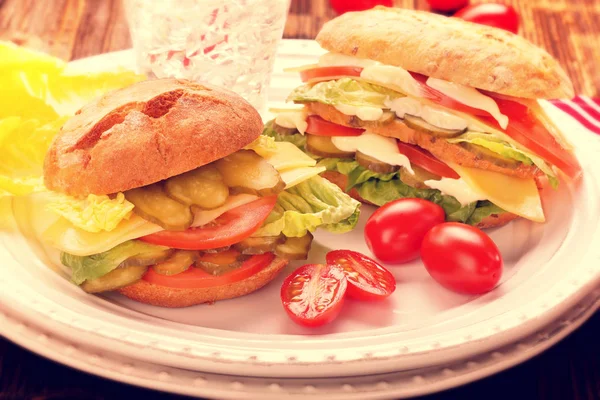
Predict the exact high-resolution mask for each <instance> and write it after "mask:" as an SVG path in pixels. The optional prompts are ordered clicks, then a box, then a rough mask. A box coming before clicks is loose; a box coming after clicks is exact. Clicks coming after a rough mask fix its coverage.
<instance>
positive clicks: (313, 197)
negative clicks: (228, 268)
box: [253, 176, 361, 237]
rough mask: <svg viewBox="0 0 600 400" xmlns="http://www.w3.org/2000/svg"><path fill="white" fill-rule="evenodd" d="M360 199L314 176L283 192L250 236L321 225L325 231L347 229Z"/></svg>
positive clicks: (290, 233) (294, 234) (295, 234)
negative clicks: (257, 228)
mask: <svg viewBox="0 0 600 400" xmlns="http://www.w3.org/2000/svg"><path fill="white" fill-rule="evenodd" d="M360 205H361V203H360V202H358V201H356V200H354V199H353V198H351V197H350V196H348V195H347V194H346V193H344V192H343V191H341V190H340V188H338V187H337V186H336V185H334V184H333V183H331V182H329V181H328V180H326V179H324V178H322V177H320V176H314V177H312V178H310V179H308V180H306V181H304V182H301V183H299V184H297V185H295V186H293V187H291V188H289V189H287V190H285V191H283V192H281V193H280V194H279V196H278V198H277V204H276V205H275V208H274V209H273V211H272V212H271V214H270V215H269V216H268V217H267V219H266V221H265V223H264V224H263V226H262V227H261V228H260V229H259V230H258V231H257V232H256V233H255V234H254V235H253V236H276V235H279V234H280V233H283V234H284V235H285V236H288V237H300V236H304V235H306V233H307V232H314V231H315V230H316V229H317V228H319V227H321V228H323V229H325V230H327V231H329V232H334V233H345V232H349V231H351V230H352V229H353V228H354V227H355V226H356V223H357V222H358V217H359V213H360Z"/></svg>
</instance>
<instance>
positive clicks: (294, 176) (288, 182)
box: [279, 167, 326, 189]
mask: <svg viewBox="0 0 600 400" xmlns="http://www.w3.org/2000/svg"><path fill="white" fill-rule="evenodd" d="M325 170H326V168H325V167H303V168H294V169H288V170H285V171H281V172H280V173H279V175H280V176H281V179H283V181H284V182H285V188H286V189H289V188H291V187H292V186H295V185H297V184H299V183H301V182H304V181H305V180H307V179H310V178H312V177H313V176H316V175H319V174H320V173H321V172H325Z"/></svg>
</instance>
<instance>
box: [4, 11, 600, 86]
mask: <svg viewBox="0 0 600 400" xmlns="http://www.w3.org/2000/svg"><path fill="white" fill-rule="evenodd" d="M475 2H476V1H474V3H475ZM505 2H506V3H508V4H511V5H513V6H514V7H515V8H516V9H517V10H518V13H519V15H520V16H521V31H520V34H521V35H523V36H524V37H526V38H527V39H529V40H531V41H532V42H534V43H536V44H537V45H540V46H542V47H544V48H545V49H546V50H548V51H549V52H550V53H551V54H552V55H553V56H554V57H556V58H557V59H558V60H559V61H560V63H561V65H563V67H564V68H565V69H566V71H567V73H568V74H569V76H570V77H571V79H572V80H573V84H574V86H575V90H576V92H577V93H578V94H584V95H588V96H599V95H600V92H599V88H600V73H598V66H599V65H600V1H598V0H505ZM395 4H396V6H398V7H407V8H417V9H427V8H428V6H427V2H426V1H425V0H396V2H395ZM334 16H335V12H334V11H333V10H332V9H331V8H330V7H329V3H328V0H293V1H292V5H291V7H290V14H289V18H288V20H287V24H286V27H285V32H284V37H286V38H301V39H312V38H314V37H315V35H316V34H317V32H318V31H319V29H320V28H321V26H322V25H323V24H324V23H325V22H326V21H327V20H329V19H331V18H333V17H334ZM0 38H4V39H13V40H15V41H18V42H20V43H23V44H26V45H29V46H32V47H34V48H37V49H41V50H44V51H48V52H50V53H51V54H54V55H56V56H58V57H61V58H63V59H65V60H71V59H77V58H81V57H87V56H92V55H95V54H100V53H104V52H108V51H114V50H122V49H126V48H129V47H130V46H131V40H130V38H129V31H128V28H127V21H126V17H125V13H124V9H123V5H122V3H121V0H88V1H85V0H46V1H41V0H0Z"/></svg>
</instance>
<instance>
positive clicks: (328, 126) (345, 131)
mask: <svg viewBox="0 0 600 400" xmlns="http://www.w3.org/2000/svg"><path fill="white" fill-rule="evenodd" d="M306 122H307V124H308V126H307V127H306V132H307V133H311V134H313V135H317V136H360V135H362V134H363V132H364V131H365V130H364V129H358V128H350V127H348V126H343V125H338V124H334V123H333V122H329V121H327V120H324V119H323V118H321V117H319V116H317V115H309V116H308V118H306Z"/></svg>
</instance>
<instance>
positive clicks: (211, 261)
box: [196, 249, 249, 275]
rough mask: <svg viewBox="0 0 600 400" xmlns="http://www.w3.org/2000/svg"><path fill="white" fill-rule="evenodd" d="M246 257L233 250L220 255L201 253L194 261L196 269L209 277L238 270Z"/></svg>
mask: <svg viewBox="0 0 600 400" xmlns="http://www.w3.org/2000/svg"><path fill="white" fill-rule="evenodd" d="M248 257H249V256H244V255H242V254H240V252H239V251H237V250H234V249H231V250H227V251H222V252H220V253H202V254H200V255H199V256H198V258H197V259H196V267H197V268H200V269H202V270H203V271H205V272H207V273H209V274H211V275H222V274H225V273H227V272H230V271H233V270H234V269H236V268H239V267H240V266H241V265H242V264H243V262H244V260H246V259H247V258H248Z"/></svg>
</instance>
